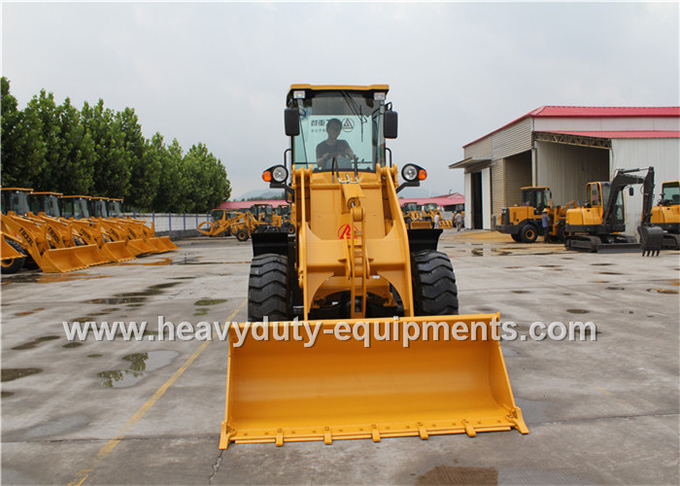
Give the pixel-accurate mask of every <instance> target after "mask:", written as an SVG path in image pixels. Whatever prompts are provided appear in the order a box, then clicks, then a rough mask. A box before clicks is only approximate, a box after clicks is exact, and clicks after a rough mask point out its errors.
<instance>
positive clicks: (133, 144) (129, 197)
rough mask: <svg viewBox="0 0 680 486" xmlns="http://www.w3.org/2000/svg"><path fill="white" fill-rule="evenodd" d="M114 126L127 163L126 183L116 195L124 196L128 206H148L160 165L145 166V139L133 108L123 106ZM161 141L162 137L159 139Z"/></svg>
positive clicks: (156, 184) (151, 199)
mask: <svg viewBox="0 0 680 486" xmlns="http://www.w3.org/2000/svg"><path fill="white" fill-rule="evenodd" d="M116 128H117V130H119V131H120V133H122V134H123V141H124V147H125V160H126V162H127V164H128V184H126V186H125V188H123V187H121V188H120V190H121V191H122V190H123V189H124V192H121V193H119V196H118V197H125V198H126V202H127V205H128V206H129V207H134V208H139V209H140V210H141V209H144V208H149V207H150V206H151V203H152V201H153V197H154V193H155V191H156V190H157V188H158V183H159V182H158V176H159V171H160V166H153V165H152V166H147V165H146V163H145V158H144V152H145V150H146V142H147V141H146V140H145V139H144V135H143V133H142V127H141V125H140V124H139V119H138V117H137V114H136V113H135V110H134V109H132V108H125V109H124V110H123V111H119V112H118V113H116ZM161 141H162V139H161Z"/></svg>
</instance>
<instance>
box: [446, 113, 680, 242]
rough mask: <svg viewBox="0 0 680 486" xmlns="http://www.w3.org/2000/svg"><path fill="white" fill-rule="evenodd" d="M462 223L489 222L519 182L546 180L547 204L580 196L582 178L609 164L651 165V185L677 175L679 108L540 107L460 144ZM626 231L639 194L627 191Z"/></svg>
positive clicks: (596, 175)
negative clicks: (549, 199) (549, 196)
mask: <svg viewBox="0 0 680 486" xmlns="http://www.w3.org/2000/svg"><path fill="white" fill-rule="evenodd" d="M463 150H464V153H465V157H464V159H463V160H460V161H458V162H455V163H453V164H451V165H449V168H451V169H463V170H464V171H465V199H466V202H465V205H466V227H471V228H486V229H491V228H493V227H494V224H495V223H496V221H498V220H499V218H500V212H501V210H502V209H503V208H504V207H507V206H512V205H514V204H519V203H520V202H521V188H522V187H526V186H548V187H550V188H551V190H552V195H553V201H554V203H555V204H565V203H567V202H569V201H572V200H577V201H583V200H584V199H585V185H586V183H587V182H591V181H602V180H610V179H611V177H612V176H613V175H614V172H615V171H616V170H617V169H624V168H625V169H630V168H637V167H646V166H654V167H655V172H656V177H657V187H660V186H661V182H663V181H664V180H677V179H678V178H680V177H679V176H680V174H679V173H678V172H680V107H677V106H665V107H625V106H623V107H588V106H542V107H540V108H537V109H535V110H533V111H530V112H529V113H527V114H525V115H523V116H521V117H519V118H517V119H516V120H514V121H512V122H510V123H508V124H506V125H503V126H502V127H500V128H498V129H496V130H494V131H492V132H490V133H488V134H487V135H484V136H483V137H481V138H478V139H476V140H474V141H473V142H470V143H467V144H466V145H464V146H463ZM629 199H630V201H629V203H628V208H629V211H628V213H627V225H626V232H627V233H629V234H634V233H635V228H636V226H637V225H636V224H635V221H639V220H640V212H641V201H638V199H639V198H638V196H635V197H633V198H629Z"/></svg>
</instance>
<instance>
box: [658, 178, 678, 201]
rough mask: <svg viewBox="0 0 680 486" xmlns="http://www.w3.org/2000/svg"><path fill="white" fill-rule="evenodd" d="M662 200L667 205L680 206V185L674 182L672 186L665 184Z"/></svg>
mask: <svg viewBox="0 0 680 486" xmlns="http://www.w3.org/2000/svg"><path fill="white" fill-rule="evenodd" d="M661 199H662V200H663V201H664V203H665V204H672V205H676V204H680V183H677V182H673V183H670V184H664V185H663V189H662V193H661Z"/></svg>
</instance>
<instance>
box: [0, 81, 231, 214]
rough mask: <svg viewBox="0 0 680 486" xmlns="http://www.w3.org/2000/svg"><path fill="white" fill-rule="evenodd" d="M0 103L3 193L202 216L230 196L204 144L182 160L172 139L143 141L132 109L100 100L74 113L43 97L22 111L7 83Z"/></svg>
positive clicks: (48, 96)
mask: <svg viewBox="0 0 680 486" xmlns="http://www.w3.org/2000/svg"><path fill="white" fill-rule="evenodd" d="M1 102H2V133H1V137H2V138H1V140H2V186H3V187H30V188H33V189H34V190H35V191H39V190H40V191H54V192H61V193H64V194H85V195H93V196H104V197H116V198H124V199H125V206H126V208H127V209H128V210H136V211H158V212H206V211H209V210H210V209H212V208H215V207H217V206H218V205H219V204H220V203H222V202H223V201H226V200H227V199H229V196H230V195H231V187H230V184H229V180H228V179H227V172H226V170H225V168H224V166H223V165H222V163H221V162H220V160H219V159H217V158H216V157H215V156H214V155H213V154H212V153H211V152H210V151H209V150H208V148H207V147H206V146H205V145H204V144H202V143H199V144H198V145H194V146H192V147H191V149H189V151H188V152H186V153H184V152H183V150H182V147H181V146H180V144H179V143H178V142H177V140H176V139H174V140H173V141H172V143H170V144H169V145H168V144H166V143H165V142H164V140H163V136H162V135H161V134H159V133H156V134H155V135H154V136H153V137H151V139H145V138H144V136H143V134H142V127H141V126H140V124H139V120H138V119H137V115H136V114H135V110H134V109H132V108H125V109H124V110H122V111H118V112H116V111H113V110H111V109H109V108H105V107H104V102H103V101H102V100H101V99H100V100H99V101H98V103H97V104H96V105H94V106H91V105H90V104H88V103H87V102H86V103H85V104H84V105H83V108H82V109H81V110H78V109H77V108H75V107H74V106H73V105H71V101H70V99H69V98H66V99H65V100H64V102H63V103H62V104H60V105H58V104H57V103H56V102H55V100H54V95H53V94H52V93H46V92H45V90H41V91H40V94H39V95H35V96H34V97H33V98H32V99H31V101H29V102H28V104H27V105H26V107H25V108H24V109H23V110H20V109H19V108H18V106H17V100H16V98H14V97H13V96H12V95H11V94H10V82H9V80H7V79H6V78H5V77H2V101H1Z"/></svg>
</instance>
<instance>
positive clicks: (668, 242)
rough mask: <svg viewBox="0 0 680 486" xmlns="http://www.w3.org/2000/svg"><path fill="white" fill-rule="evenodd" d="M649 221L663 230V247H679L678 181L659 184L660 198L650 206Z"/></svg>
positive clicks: (679, 182) (679, 203)
mask: <svg viewBox="0 0 680 486" xmlns="http://www.w3.org/2000/svg"><path fill="white" fill-rule="evenodd" d="M650 222H651V223H652V224H653V225H654V226H657V227H659V228H661V229H662V230H663V232H664V234H663V243H662V247H663V248H666V249H669V250H679V249H680V181H667V182H664V183H663V184H662V185H661V200H660V201H659V204H657V205H656V206H654V207H653V208H652V217H651V219H650Z"/></svg>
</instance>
